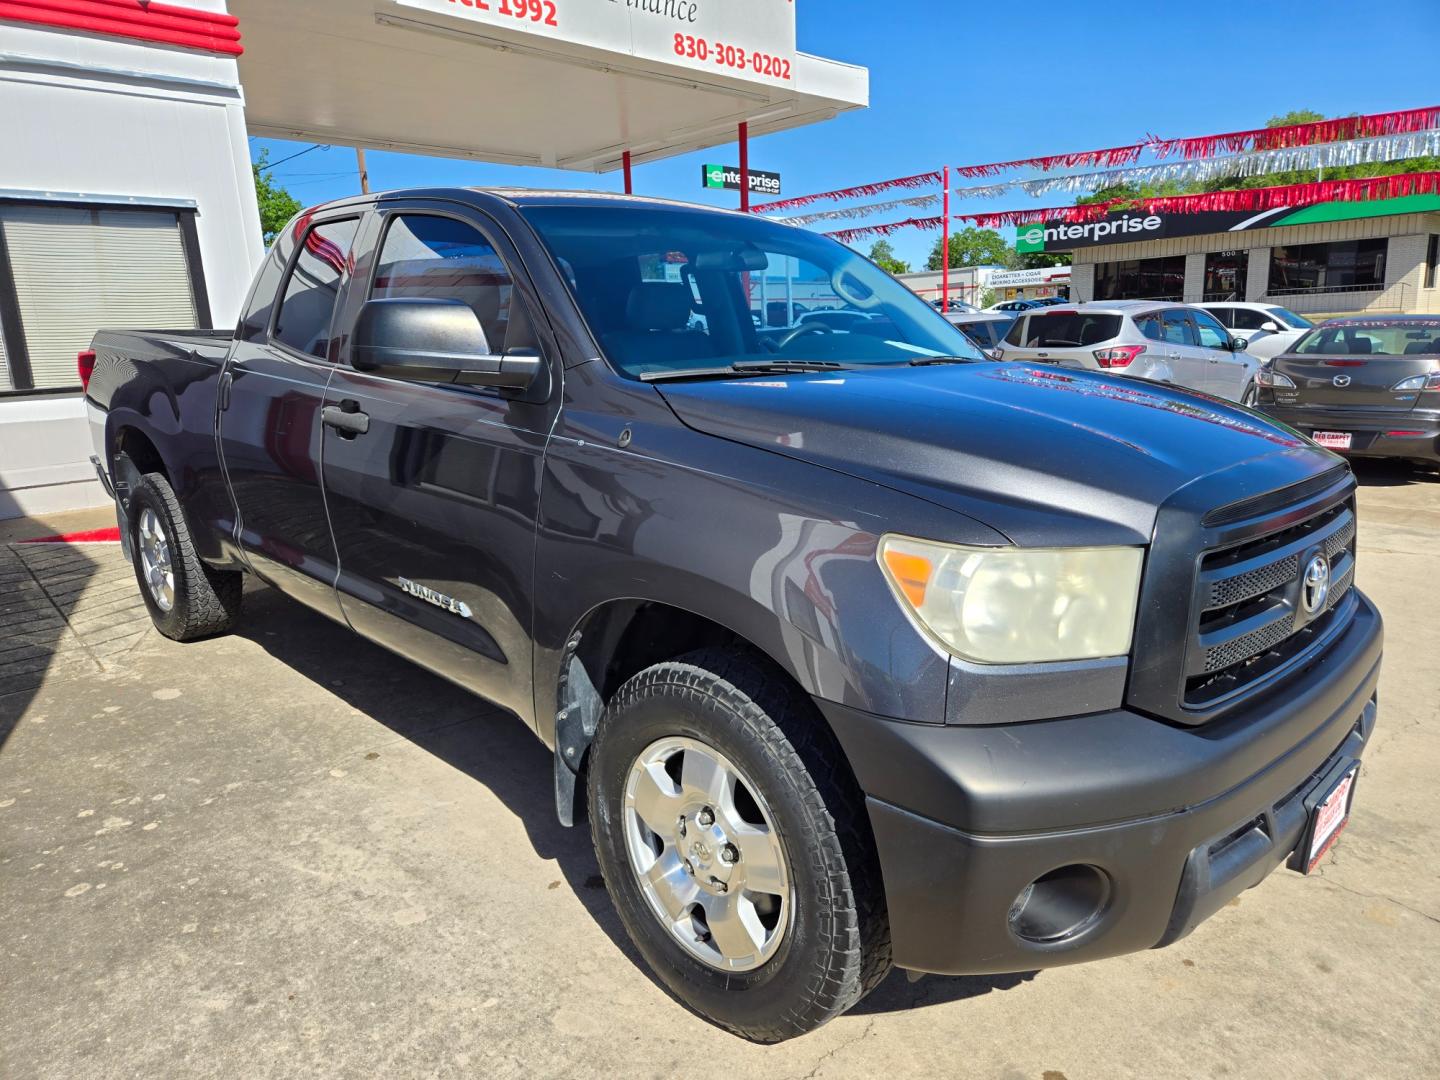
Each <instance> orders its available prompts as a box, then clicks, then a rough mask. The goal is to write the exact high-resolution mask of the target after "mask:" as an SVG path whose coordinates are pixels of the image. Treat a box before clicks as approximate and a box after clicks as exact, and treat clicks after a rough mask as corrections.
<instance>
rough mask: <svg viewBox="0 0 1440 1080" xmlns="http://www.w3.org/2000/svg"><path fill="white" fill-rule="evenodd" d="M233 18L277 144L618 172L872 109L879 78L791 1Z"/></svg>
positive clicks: (463, 2)
mask: <svg viewBox="0 0 1440 1080" xmlns="http://www.w3.org/2000/svg"><path fill="white" fill-rule="evenodd" d="M482 2H483V3H485V4H488V7H486V8H482V7H481V6H480V5H481V4H482ZM530 3H531V4H533V3H534V0H530ZM229 7H230V10H231V11H232V12H233V13H234V14H235V15H238V16H239V18H240V26H241V29H242V30H243V32H244V41H245V53H244V55H243V56H242V57H241V58H240V75H241V81H242V83H243V85H244V88H245V98H246V116H247V123H248V126H249V129H250V131H251V133H252V134H255V135H262V136H267V137H272V138H282V139H299V140H305V141H310V142H321V143H331V144H339V145H352V146H364V147H371V148H375V149H381V150H397V151H403V152H407V153H420V154H434V155H438V156H442V157H457V158H474V159H477V160H482V161H492V162H502V163H510V164H517V165H543V166H549V167H554V168H562V169H578V170H584V171H591V172H604V171H608V170H610V169H615V168H618V167H619V166H620V164H621V159H622V155H623V154H624V153H625V151H627V150H628V151H630V152H631V155H632V161H634V162H635V163H637V164H638V163H640V162H645V161H654V160H658V159H660V158H665V157H671V156H674V155H676V154H683V153H688V152H690V151H693V150H700V149H704V148H706V147H709V146H714V145H717V144H720V143H726V142H732V141H734V138H735V130H736V125H737V124H739V123H740V122H742V121H746V122H748V123H749V125H750V127H749V130H750V134H751V136H752V137H753V136H757V135H765V134H769V133H771V132H775V131H783V130H785V129H787V128H794V127H799V126H801V125H804V124H811V123H815V122H817V121H820V120H826V119H829V118H830V117H833V116H835V115H836V114H837V113H840V112H843V111H846V110H849V109H855V108H863V107H864V106H865V105H866V104H867V103H868V100H869V72H868V71H867V70H866V69H865V68H861V67H855V66H852V65H849V64H842V63H838V62H836V61H832V60H824V59H821V58H819V57H814V56H808V55H806V54H804V53H798V52H796V51H795V44H794V43H795V13H794V4H793V2H792V0H678V2H677V0H553V3H551V2H549V0H542V2H541V3H540V5H539V11H540V16H539V19H538V21H536V22H531V21H530V19H529V18H528V17H527V18H525V19H523V20H522V19H519V18H517V17H515V16H513V15H505V16H502V15H501V10H502V7H503V8H504V9H505V10H507V11H508V10H511V9H520V8H522V7H523V9H524V10H526V11H529V12H533V11H534V10H535V9H534V8H533V7H531V6H530V5H529V4H524V3H522V0H371V2H369V3H356V2H355V0H305V2H304V3H303V4H297V3H295V0H230V4H229ZM677 10H678V11H679V12H680V17H677V16H675V15H674V14H667V13H674V12H676V11H677ZM551 12H554V13H555V18H556V22H557V24H558V25H557V26H555V27H551V26H548V25H546V19H547V18H548V16H549V14H550V13H551ZM686 16H688V19H687V18H686ZM689 19H693V20H694V21H693V22H691V21H689ZM677 33H678V34H680V38H681V42H682V45H681V51H682V54H683V53H685V52H688V51H689V48H688V45H687V44H686V39H687V38H690V37H693V38H694V39H695V40H696V41H697V42H698V41H699V40H700V39H702V38H703V39H704V41H705V47H704V51H705V52H706V54H707V58H706V59H705V60H703V61H702V60H701V59H700V57H699V56H698V55H697V56H694V57H690V56H686V55H676V54H675V36H676V34H677ZM727 41H730V42H737V43H743V53H741V52H738V51H736V46H734V45H732V46H730V47H729V51H726V49H725V45H724V43H725V42H727ZM717 43H718V44H720V45H721V49H720V51H719V52H718V53H717V52H716V50H715V46H716V44H717ZM695 51H696V52H697V53H698V52H699V51H701V50H700V47H699V46H698V45H697V46H696V50H695ZM742 55H743V58H744V62H745V66H744V68H743V69H741V68H739V67H738V62H739V61H740V59H741V56H742ZM717 56H718V57H719V59H717ZM757 56H758V57H759V59H756V57H757ZM727 62H733V63H735V64H736V66H734V67H732V66H729V64H728V63H727ZM786 72H788V75H789V77H788V78H786V77H784V75H785V73H786ZM777 73H778V74H777Z"/></svg>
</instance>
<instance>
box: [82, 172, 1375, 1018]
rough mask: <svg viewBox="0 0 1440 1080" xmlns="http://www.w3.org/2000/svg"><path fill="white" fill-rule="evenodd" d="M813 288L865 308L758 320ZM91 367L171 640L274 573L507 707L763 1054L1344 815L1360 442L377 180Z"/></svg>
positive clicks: (733, 226) (1085, 939) (120, 498)
mask: <svg viewBox="0 0 1440 1080" xmlns="http://www.w3.org/2000/svg"><path fill="white" fill-rule="evenodd" d="M787 296H788V297H791V298H793V297H803V298H804V307H805V309H806V311H807V312H810V311H815V310H819V309H822V308H823V309H827V310H830V309H833V310H837V311H842V310H843V311H847V312H853V313H854V315H855V316H856V317H853V318H850V319H849V320H848V322H846V323H845V325H843V326H842V325H838V324H837V325H829V324H827V323H826V322H825V321H823V320H815V319H807V320H801V319H799V318H795V319H794V321H786V320H784V319H782V320H781V322H782V323H784V324H783V325H778V326H777V325H773V322H774V319H773V318H771V317H770V316H771V315H772V313H773V311H774V309H775V303H774V301H775V299H776V298H777V297H781V298H784V297H787ZM788 305H789V301H787V302H786V308H785V309H786V310H787V311H788V310H790V309H789V306H788ZM757 312H758V313H763V317H760V318H757V317H756V313H757ZM82 368H85V369H88V370H89V381H88V387H87V400H88V403H89V406H90V414H91V419H92V426H93V432H94V438H95V447H96V463H97V467H98V468H99V470H100V473H101V475H102V477H103V478H104V480H105V482H106V483H107V484H108V485H109V486H110V489H111V490H112V491H113V493H114V495H115V498H116V503H117V512H118V514H119V517H120V521H121V524H122V526H123V529H124V534H125V542H126V546H127V549H128V551H129V552H130V554H131V556H132V558H133V560H134V563H135V569H136V575H137V579H138V581H139V586H140V589H141V590H142V592H143V594H144V596H145V600H146V603H147V604H148V605H149V608H150V611H151V614H152V615H153V617H154V620H155V623H156V625H157V626H158V627H159V628H160V630H161V631H162V632H163V633H165V634H167V635H169V636H171V637H173V638H176V639H178V640H182V641H183V640H190V639H193V638H197V637H202V636H205V635H210V634H215V633H219V632H222V631H224V630H226V629H227V628H229V627H230V626H231V625H232V624H233V623H234V621H235V620H236V619H237V618H238V617H239V615H240V608H241V601H242V580H243V576H244V575H247V574H251V575H254V576H255V577H257V578H260V579H262V580H264V581H266V582H268V583H269V584H271V585H272V586H274V587H275V588H277V589H279V590H282V591H283V592H285V593H287V594H289V595H290V596H292V597H294V598H295V599H296V600H298V601H300V602H301V603H303V604H306V605H308V606H310V607H312V608H314V609H316V610H318V611H320V612H323V613H324V614H325V615H327V616H329V617H330V618H332V619H335V620H337V621H340V622H341V623H343V624H346V625H348V626H349V627H351V628H353V630H354V631H355V632H356V633H357V634H359V635H361V636H362V637H365V638H368V639H370V640H371V641H375V642H378V643H380V644H381V645H384V646H385V647H387V648H390V649H393V650H395V651H396V652H398V653H401V654H403V655H404V656H407V657H409V658H411V659H413V660H414V661H415V662H417V663H419V664H421V665H423V666H424V667H426V668H428V669H430V670H431V671H434V672H437V673H439V674H441V675H443V676H444V677H446V678H448V679H451V680H454V681H455V682H457V683H459V684H460V685H462V686H465V687H467V688H469V689H471V690H473V691H474V692H475V693H476V694H479V695H483V696H484V697H485V698H487V699H489V700H491V701H494V702H498V703H499V704H501V705H503V706H504V707H506V708H507V709H510V710H512V711H513V712H514V713H515V714H516V716H517V717H518V718H519V721H520V722H522V723H524V724H527V725H529V726H530V727H532V728H533V730H534V732H535V734H536V735H537V736H538V737H539V738H540V739H541V740H543V741H544V743H545V744H546V745H547V746H549V747H551V748H553V751H554V768H553V774H552V775H551V776H546V777H543V778H541V777H536V778H535V779H536V782H543V783H545V784H546V785H552V784H553V787H554V793H555V801H556V809H557V812H558V814H559V816H560V818H561V820H562V821H564V822H565V823H566V824H570V823H572V822H574V821H577V820H582V819H584V818H586V817H588V821H589V826H590V829H591V831H592V835H593V838H594V843H595V850H596V854H597V857H598V859H599V863H600V867H601V869H602V871H603V873H604V877H605V881H606V883H607V886H608V888H609V890H610V893H611V896H612V897H613V899H614V903H615V905H616V907H617V909H618V911H619V913H620V916H621V918H622V920H623V922H624V924H625V926H626V927H627V929H628V931H629V933H630V935H631V936H632V938H633V940H634V942H635V945H636V947H637V949H638V950H639V952H640V954H641V955H642V956H643V957H644V958H645V960H646V961H647V962H648V963H649V964H650V965H651V966H652V968H653V969H654V971H655V972H656V974H657V975H658V977H659V978H660V979H661V980H662V981H663V982H664V983H665V985H666V986H668V987H669V988H670V989H671V990H672V991H673V992H674V993H675V995H676V996H677V997H678V998H679V999H680V1000H681V1001H683V1002H685V1003H686V1004H687V1005H689V1006H690V1007H692V1008H693V1009H695V1010H696V1011H697V1012H699V1013H701V1014H703V1015H704V1016H706V1017H708V1018H710V1019H712V1020H713V1021H715V1022H716V1023H719V1024H722V1025H724V1026H725V1027H727V1028H729V1029H730V1030H732V1031H735V1032H737V1033H739V1034H740V1035H743V1036H745V1037H747V1038H750V1039H754V1040H759V1041H775V1040H780V1039H784V1038H788V1037H790V1036H794V1035H797V1034H800V1033H803V1032H805V1031H808V1030H810V1029H812V1028H814V1027H816V1026H817V1025H819V1024H821V1023H823V1022H824V1021H826V1020H827V1019H829V1018H830V1017H832V1016H834V1015H836V1014H837V1013H839V1012H841V1011H843V1010H845V1009H847V1008H849V1007H850V1006H851V1005H853V1004H854V1003H855V1002H856V1001H858V1000H859V999H860V998H861V997H862V996H863V995H864V994H865V993H866V992H867V991H868V990H870V989H871V988H872V987H874V986H875V985H876V983H877V982H878V981H879V980H880V979H881V978H882V977H883V976H884V975H885V974H886V972H887V971H888V970H890V969H891V967H892V966H899V967H903V968H906V969H910V970H912V971H916V972H938V973H949V974H962V973H998V972H1015V971H1029V970H1033V969H1036V968H1044V967H1049V966H1052V965H1057V964H1070V963H1076V962H1080V961H1086V960H1094V959H1099V958H1102V957H1107V956H1114V955H1116V954H1119V953H1124V952H1129V951H1133V950H1139V949H1149V948H1155V947H1158V946H1162V945H1168V944H1170V943H1171V942H1174V941H1176V940H1178V939H1179V938H1181V937H1183V936H1184V935H1185V934H1187V933H1188V932H1189V931H1190V930H1191V929H1192V928H1193V927H1195V926H1196V925H1197V924H1198V923H1199V922H1200V921H1201V920H1203V919H1205V918H1207V917H1208V916H1210V915H1212V914H1213V913H1214V912H1215V911H1217V910H1218V909H1219V908H1220V907H1222V906H1223V905H1224V904H1225V903H1226V902H1227V901H1228V900H1229V899H1230V898H1232V897H1233V896H1235V895H1236V894H1237V893H1239V892H1240V891H1241V890H1243V889H1246V888H1249V887H1251V886H1253V885H1256V884H1258V883H1259V882H1260V881H1261V879H1263V878H1264V877H1265V876H1266V875H1267V874H1269V873H1270V872H1271V871H1272V870H1274V869H1275V868H1276V867H1278V866H1280V865H1282V864H1288V865H1289V866H1291V867H1293V868H1295V869H1297V870H1299V871H1301V872H1308V871H1309V870H1310V869H1311V868H1312V867H1313V866H1314V865H1315V864H1316V863H1317V861H1318V860H1319V859H1320V858H1321V857H1323V855H1324V853H1325V851H1326V849H1327V848H1328V847H1329V846H1330V845H1331V844H1332V843H1333V842H1334V840H1335V838H1336V836H1337V835H1339V832H1340V829H1341V828H1342V827H1343V826H1344V824H1345V822H1346V820H1347V819H1348V815H1349V811H1350V805H1351V798H1352V795H1353V792H1354V782H1355V777H1356V774H1357V771H1358V768H1359V761H1360V757H1361V753H1362V751H1363V749H1364V748H1365V746H1366V744H1367V741H1368V740H1369V738H1370V735H1371V731H1372V729H1373V725H1374V723H1375V708H1376V706H1375V692H1376V681H1377V679H1378V675H1379V665H1380V654H1381V624H1380V617H1379V615H1378V614H1377V612H1376V610H1375V608H1374V607H1373V606H1372V605H1371V604H1370V602H1369V601H1368V600H1367V599H1366V598H1365V596H1364V595H1362V593H1361V592H1360V590H1359V589H1357V588H1356V587H1355V584H1354V573H1355V525H1356V521H1355V499H1354V488H1355V481H1354V479H1353V477H1352V476H1351V474H1350V471H1349V469H1348V468H1347V467H1346V465H1345V464H1344V462H1343V461H1341V460H1340V459H1339V458H1337V457H1335V456H1333V455H1332V454H1329V453H1328V452H1326V451H1324V450H1321V449H1319V448H1317V447H1316V446H1315V445H1314V444H1313V443H1311V442H1309V441H1308V440H1306V439H1304V438H1302V437H1300V436H1297V435H1296V434H1295V433H1294V432H1292V431H1291V430H1289V429H1288V428H1284V427H1282V426H1279V425H1276V424H1274V423H1272V422H1271V421H1269V420H1267V419H1266V418H1264V417H1263V416H1261V415H1259V414H1257V413H1254V412H1251V411H1249V410H1247V409H1243V408H1239V407H1236V406H1234V405H1232V404H1229V403H1226V402H1223V401H1220V400H1218V399H1215V398H1211V397H1206V396H1203V395H1197V394H1191V393H1187V392H1184V391H1180V390H1176V389H1173V388H1168V387H1164V386H1160V385H1156V384H1153V383H1147V382H1143V381H1140V380H1133V379H1126V378H1120V377H1115V376H1112V375H1108V374H1103V373H1097V372H1085V371H1072V370H1066V369H1057V368H1054V367H1047V366H1044V365H1027V364H1005V363H994V362H991V361H988V360H986V359H984V358H983V357H981V356H980V354H979V353H978V352H977V351H976V349H975V348H974V346H973V345H971V344H970V343H969V342H968V341H967V339H966V338H965V337H964V335H963V334H961V332H960V331H959V330H957V329H955V328H954V327H953V326H951V325H950V324H949V323H947V322H946V321H945V319H944V318H943V317H942V316H941V315H940V314H939V313H937V312H936V311H934V310H933V309H932V308H931V307H930V306H929V305H927V304H926V303H925V302H924V301H922V300H920V299H919V298H918V297H916V296H914V295H913V294H911V293H910V292H908V291H907V290H906V289H905V288H904V287H903V286H901V285H900V284H899V283H898V282H896V281H895V280H894V279H892V278H891V277H889V276H888V275H886V274H885V273H883V272H882V271H880V270H879V269H878V268H876V267H875V266H874V265H873V264H871V263H870V262H869V261H868V260H866V259H864V258H862V257H861V256H859V255H857V254H855V253H854V252H853V251H851V250H850V249H848V248H845V247H843V246H841V245H839V244H837V243H834V242H832V241H830V240H828V239H826V238H824V237H822V236H819V235H816V234H813V233H810V232H806V231H803V230H799V229H794V228H788V227H785V226H782V225H778V224H775V223H772V222H767V221H764V220H760V219H758V218H754V217H751V216H748V215H740V214H733V213H727V212H722V211H715V210H706V209H700V208H696V207H690V206H683V205H678V204H672V203H665V202H660V201H657V200H646V199H629V198H617V197H614V196H609V195H584V194H573V193H569V194H567V193H546V192H522V191H473V190H454V189H443V190H439V189H437V190H420V191H407V192H396V193H391V194H386V195H377V196H370V197H365V198H359V199H350V200H346V201H343V202H337V203H333V204H330V205H326V206H322V207H319V208H316V209H314V210H311V211H308V212H306V213H305V214H303V215H302V216H301V217H300V218H299V219H297V220H296V221H295V222H294V224H293V226H292V227H291V228H289V229H288V230H287V231H286V232H285V233H284V234H283V235H282V236H281V237H280V239H279V240H278V241H277V242H276V244H275V245H274V248H273V250H272V251H271V252H270V255H269V257H268V258H267V259H266V261H265V263H264V265H263V267H262V268H261V270H260V272H259V274H258V277H257V280H256V282H255V286H254V290H253V293H252V295H251V297H250V299H249V302H248V304H247V305H246V307H245V310H244V313H243V316H242V317H241V320H240V323H239V325H238V327H237V328H236V330H235V331H234V333H233V334H232V333H229V332H224V333H220V332H213V331H205V332H194V331H154V332H135V331H124V332H121V331H108V332H102V333H100V334H99V336H98V337H97V338H96V339H95V342H94V346H93V355H89V356H86V357H85V358H84V360H83V361H82ZM488 857H491V856H488V855H487V854H486V853H485V852H481V851H477V852H476V853H475V858H476V859H485V858H488ZM497 872H503V870H501V869H499V868H497ZM1232 917H1233V918H1243V917H1245V916H1244V915H1243V913H1242V914H1240V915H1235V916H1232ZM1308 989H1309V988H1306V987H1295V988H1294V990H1295V992H1296V993H1303V992H1308Z"/></svg>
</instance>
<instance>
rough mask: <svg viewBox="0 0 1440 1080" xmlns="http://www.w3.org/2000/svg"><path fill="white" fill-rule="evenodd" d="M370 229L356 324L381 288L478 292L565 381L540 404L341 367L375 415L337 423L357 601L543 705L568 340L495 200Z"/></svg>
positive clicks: (345, 593)
mask: <svg viewBox="0 0 1440 1080" xmlns="http://www.w3.org/2000/svg"><path fill="white" fill-rule="evenodd" d="M366 233H367V239H366V243H365V249H366V252H367V254H366V255H365V257H364V262H363V265H361V266H360V267H358V268H357V271H356V287H355V288H354V289H352V298H351V299H350V300H347V310H346V311H345V313H344V315H343V318H342V322H343V323H344V324H345V325H353V321H354V317H355V316H356V314H358V310H359V306H360V304H362V303H363V302H364V301H365V300H366V299H368V298H371V297H373V298H386V297H427V298H435V299H459V300H463V301H464V302H465V303H467V304H469V305H470V306H471V307H472V308H473V309H474V310H475V312H476V314H477V315H478V316H479V318H480V322H481V324H482V326H483V327H484V330H485V334H486V338H487V340H488V341H489V344H490V348H491V350H492V351H494V352H496V353H500V352H503V351H517V350H538V351H539V352H540V354H541V355H542V356H544V357H546V359H547V360H548V362H549V363H550V364H551V372H552V379H553V380H554V385H555V389H553V390H552V392H551V393H550V395H549V397H548V398H547V400H545V401H543V402H538V403H535V402H526V401H521V400H519V399H518V398H516V397H515V396H513V395H507V394H506V393H504V392H502V391H499V390H495V389H491V388H486V387H476V386H454V385H441V384H433V383H424V382H415V381H409V380H401V379H396V378H391V377H388V376H383V375H378V374H374V373H371V372H361V371H356V370H355V369H354V368H352V367H350V366H349V365H348V363H345V364H342V365H341V366H339V367H338V368H337V370H336V372H335V377H334V379H333V380H332V382H331V384H330V387H329V391H328V394H327V396H326V405H327V406H329V407H330V408H333V409H339V410H341V411H342V412H345V413H363V414H364V415H365V417H367V418H368V430H366V431H363V432H357V431H353V430H352V431H343V430H339V429H330V428H327V429H326V431H325V491H326V500H327V504H328V506H329V509H330V517H331V522H332V524H333V527H334V531H335V539H336V545H337V547H338V550H339V557H340V575H339V579H338V584H339V593H340V603H341V606H342V607H343V609H344V612H345V615H346V617H347V618H348V619H349V620H350V623H351V625H352V626H354V628H355V629H356V630H357V631H359V632H360V633H361V634H363V635H365V636H366V637H368V638H371V639H372V640H375V641H377V642H379V643H381V644H383V645H386V646H387V647H389V648H392V649H394V650H396V651H397V652H400V653H402V654H404V655H405V656H407V657H409V658H410V659H412V660H415V661H416V662H418V663H420V664H422V665H424V666H425V667H428V668H430V669H431V670H432V671H436V672H438V673H440V674H442V675H445V676H447V677H448V678H451V679H453V680H454V681H456V682H458V683H460V684H461V685H463V686H466V687H468V688H469V689H471V690H474V691H475V692H477V693H479V694H482V695H483V696H485V697H487V698H489V699H490V700H492V701H495V702H498V703H499V704H501V705H504V706H506V707H508V708H512V709H515V710H517V711H520V712H522V713H527V714H528V712H529V710H530V709H531V708H532V707H533V699H532V696H531V687H530V681H531V645H530V612H531V596H532V580H531V578H532V574H533V561H534V560H533V556H534V547H535V520H536V513H537V505H538V499H539V491H540V474H541V468H542V465H543V457H544V452H545V446H546V441H547V438H548V433H549V431H550V428H551V425H552V423H553V421H554V416H555V409H556V407H557V404H556V403H558V402H559V400H560V395H559V393H558V380H559V377H560V371H561V365H560V364H559V363H558V350H557V347H556V345H555V342H554V340H553V338H552V337H551V336H550V335H549V331H548V327H547V326H546V324H544V322H543V319H541V318H539V312H540V310H541V309H540V306H539V303H538V301H537V300H536V298H535V296H534V293H533V291H532V290H531V288H530V285H529V283H528V278H527V277H526V275H525V274H524V271H523V268H522V267H521V265H520V262H519V258H518V255H517V254H516V252H515V250H514V248H513V247H512V246H511V245H510V244H509V241H508V239H507V238H506V237H505V235H504V233H503V231H502V230H501V229H500V228H499V227H498V226H497V225H496V224H495V223H494V222H492V221H490V220H489V219H488V218H487V217H485V216H484V215H483V214H481V213H480V212H479V211H472V210H470V209H468V208H466V209H462V208H460V207H457V206H454V205H452V204H445V203H439V204H432V203H425V202H417V203H409V202H406V203H397V204H391V205H382V206H381V207H380V208H379V210H378V211H377V213H376V214H375V215H374V218H373V219H372V222H371V223H370V224H369V225H367V229H366ZM346 348H347V349H348V342H347V343H346ZM346 359H347V360H348V356H347V357H346Z"/></svg>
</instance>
